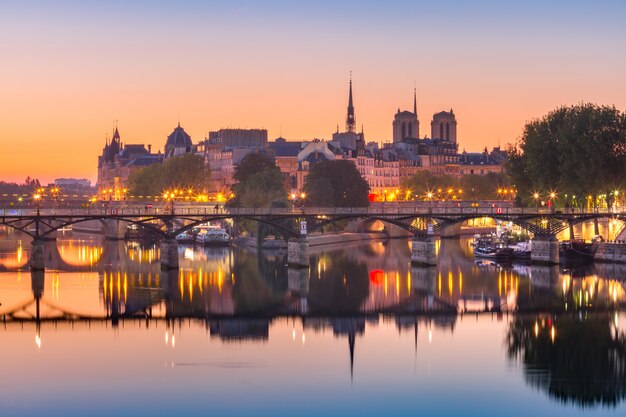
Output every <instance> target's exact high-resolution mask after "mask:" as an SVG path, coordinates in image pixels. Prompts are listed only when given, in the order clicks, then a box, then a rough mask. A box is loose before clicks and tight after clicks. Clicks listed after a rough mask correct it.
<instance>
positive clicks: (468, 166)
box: [458, 146, 507, 175]
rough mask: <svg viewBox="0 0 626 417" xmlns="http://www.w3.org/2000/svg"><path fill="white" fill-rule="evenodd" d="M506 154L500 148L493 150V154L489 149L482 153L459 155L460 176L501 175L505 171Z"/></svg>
mask: <svg viewBox="0 0 626 417" xmlns="http://www.w3.org/2000/svg"><path fill="white" fill-rule="evenodd" d="M506 159H507V155H506V152H504V151H502V150H501V149H500V147H499V146H498V147H496V148H493V150H492V151H491V152H488V151H487V148H486V147H485V149H484V150H483V151H482V152H465V150H464V151H463V153H461V154H460V155H459V172H458V175H487V174H490V173H495V174H501V173H502V172H503V171H504V163H505V162H506Z"/></svg>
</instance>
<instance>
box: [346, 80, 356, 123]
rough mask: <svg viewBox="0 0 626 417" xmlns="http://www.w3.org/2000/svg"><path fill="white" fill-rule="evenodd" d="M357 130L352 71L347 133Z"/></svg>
mask: <svg viewBox="0 0 626 417" xmlns="http://www.w3.org/2000/svg"><path fill="white" fill-rule="evenodd" d="M355 130H356V117H354V101H353V100H352V71H350V92H349V94H348V115H347V117H346V132H354V131H355Z"/></svg>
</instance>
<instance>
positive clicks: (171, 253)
mask: <svg viewBox="0 0 626 417" xmlns="http://www.w3.org/2000/svg"><path fill="white" fill-rule="evenodd" d="M161 269H165V270H167V269H178V242H177V241H176V239H163V240H162V241H161Z"/></svg>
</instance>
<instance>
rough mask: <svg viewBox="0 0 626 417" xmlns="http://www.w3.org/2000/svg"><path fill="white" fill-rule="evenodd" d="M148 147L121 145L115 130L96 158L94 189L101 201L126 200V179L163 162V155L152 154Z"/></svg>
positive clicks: (117, 132)
mask: <svg viewBox="0 0 626 417" xmlns="http://www.w3.org/2000/svg"><path fill="white" fill-rule="evenodd" d="M150 150H151V148H150V146H149V145H148V147H147V148H146V147H145V146H144V145H134V144H129V145H123V144H122V140H121V137H120V133H119V131H118V129H117V127H116V128H115V132H114V133H113V137H112V138H111V141H110V142H109V141H108V140H107V142H106V144H105V146H104V148H103V149H102V155H100V156H99V157H98V182H97V184H96V189H97V193H98V198H99V199H101V200H113V201H120V200H124V199H125V198H126V194H127V192H128V178H129V176H130V174H131V173H132V172H133V171H135V170H137V169H140V168H143V167H146V166H148V165H152V164H158V163H162V162H163V155H161V154H160V153H159V154H152V153H151V152H150Z"/></svg>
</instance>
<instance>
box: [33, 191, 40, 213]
mask: <svg viewBox="0 0 626 417" xmlns="http://www.w3.org/2000/svg"><path fill="white" fill-rule="evenodd" d="M33 200H35V207H36V208H37V216H39V208H40V204H41V194H39V193H35V194H34V195H33Z"/></svg>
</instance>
